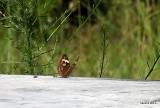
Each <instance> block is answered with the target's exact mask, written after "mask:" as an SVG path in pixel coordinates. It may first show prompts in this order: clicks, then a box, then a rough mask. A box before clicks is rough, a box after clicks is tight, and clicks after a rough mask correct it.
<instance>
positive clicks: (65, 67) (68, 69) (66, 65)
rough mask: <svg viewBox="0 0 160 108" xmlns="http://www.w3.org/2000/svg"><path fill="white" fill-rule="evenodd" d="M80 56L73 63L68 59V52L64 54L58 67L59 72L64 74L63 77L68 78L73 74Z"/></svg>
mask: <svg viewBox="0 0 160 108" xmlns="http://www.w3.org/2000/svg"><path fill="white" fill-rule="evenodd" d="M78 59H79V57H78V58H77V59H76V61H75V62H74V63H73V64H72V65H71V64H70V62H69V59H68V56H67V54H63V55H62V57H61V59H60V62H59V65H58V67H57V70H58V73H59V75H60V76H62V78H67V77H68V76H70V75H71V73H72V71H73V69H74V67H75V66H76V64H77V62H78Z"/></svg>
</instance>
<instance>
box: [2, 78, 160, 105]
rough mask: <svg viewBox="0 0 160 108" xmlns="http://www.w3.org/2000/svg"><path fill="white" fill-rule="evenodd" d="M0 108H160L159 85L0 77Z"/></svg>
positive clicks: (97, 80) (123, 81)
mask: <svg viewBox="0 0 160 108" xmlns="http://www.w3.org/2000/svg"><path fill="white" fill-rule="evenodd" d="M0 108H160V81H140V80H120V79H99V78H77V77H70V78H57V77H52V76H38V78H33V76H28V75H26V76H25V75H0Z"/></svg>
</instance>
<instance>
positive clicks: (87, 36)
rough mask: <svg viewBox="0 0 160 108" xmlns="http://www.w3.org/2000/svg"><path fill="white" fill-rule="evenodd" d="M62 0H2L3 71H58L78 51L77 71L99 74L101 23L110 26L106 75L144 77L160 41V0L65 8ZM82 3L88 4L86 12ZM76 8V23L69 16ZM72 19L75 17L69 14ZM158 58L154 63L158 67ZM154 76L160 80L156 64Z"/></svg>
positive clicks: (119, 0) (97, 0)
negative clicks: (63, 56) (64, 55)
mask: <svg viewBox="0 0 160 108" xmlns="http://www.w3.org/2000/svg"><path fill="white" fill-rule="evenodd" d="M62 3H63V2H62V0H45V1H44V0H28V1H27V0H1V1H0V24H1V25H2V26H0V36H1V37H0V38H1V39H0V46H1V47H0V51H1V53H0V61H1V69H0V72H1V73H5V74H43V75H52V74H53V73H57V70H56V67H57V63H58V58H59V57H60V56H61V54H62V53H67V54H68V56H69V58H71V61H74V59H75V58H76V57H77V56H80V59H79V62H78V64H77V67H76V69H75V70H74V76H89V77H97V76H98V74H99V61H98V59H99V58H101V57H102V56H101V54H100V50H99V48H100V44H99V43H100V42H101V36H100V34H102V32H101V31H100V28H101V25H107V28H109V29H107V31H106V33H108V32H109V35H108V42H109V47H108V48H107V59H108V63H107V68H106V72H105V73H104V74H103V77H112V78H134V79H144V77H145V76H146V74H147V72H148V67H147V61H148V59H150V58H153V57H154V56H155V55H156V47H157V43H158V42H159V40H160V20H159V18H160V2H159V1H156V0H144V1H140V0H136V1H133V0H128V1H126V0H113V1H111V0H103V1H102V0H94V1H78V0H77V1H76V2H75V6H74V7H72V8H69V9H65V10H63V9H62ZM81 5H82V6H83V7H85V8H86V9H87V12H86V13H87V15H86V16H85V15H83V12H82V11H81V8H82V7H81ZM75 9H77V10H78V11H77V12H78V13H77V16H76V17H74V20H75V21H77V23H78V25H73V24H72V23H70V21H73V18H72V17H71V15H72V14H73V13H75V12H74V10H75ZM71 18H72V19H71ZM159 66H160V64H159V63H158V64H157V65H156V67H157V68H158V67H159ZM154 71H155V72H153V73H152V74H151V75H150V77H149V78H150V79H159V77H160V73H159V72H158V71H159V69H155V70H154Z"/></svg>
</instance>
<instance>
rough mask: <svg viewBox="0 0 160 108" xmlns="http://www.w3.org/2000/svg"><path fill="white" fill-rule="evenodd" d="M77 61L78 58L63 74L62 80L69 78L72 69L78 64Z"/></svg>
mask: <svg viewBox="0 0 160 108" xmlns="http://www.w3.org/2000/svg"><path fill="white" fill-rule="evenodd" d="M78 60H79V57H78V58H77V59H76V61H75V62H74V64H72V65H71V66H70V67H69V68H68V70H67V71H66V72H65V74H64V76H63V77H64V78H67V77H68V76H70V74H71V73H72V71H73V69H74V67H75V66H76V64H77V62H78Z"/></svg>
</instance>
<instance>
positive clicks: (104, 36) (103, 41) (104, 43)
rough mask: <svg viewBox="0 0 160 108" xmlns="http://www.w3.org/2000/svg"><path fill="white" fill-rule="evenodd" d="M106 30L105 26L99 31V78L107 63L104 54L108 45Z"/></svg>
mask: <svg viewBox="0 0 160 108" xmlns="http://www.w3.org/2000/svg"><path fill="white" fill-rule="evenodd" d="M107 32H108V31H107V28H106V26H103V27H102V29H101V41H100V42H101V43H100V52H101V58H100V59H99V62H100V73H99V77H100V78H101V77H102V75H103V74H104V72H105V71H106V70H105V67H106V65H107V63H108V60H106V57H107V56H106V53H107V49H108V45H109V43H108V42H107V38H108V33H107Z"/></svg>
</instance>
